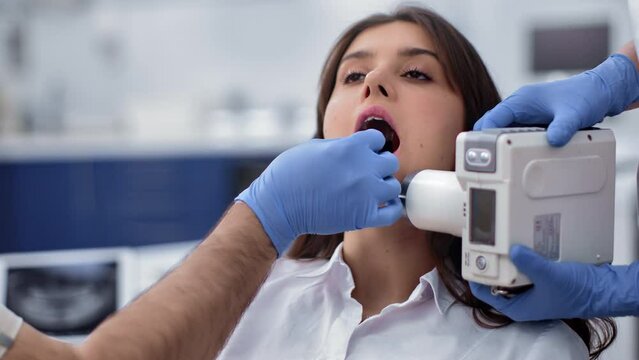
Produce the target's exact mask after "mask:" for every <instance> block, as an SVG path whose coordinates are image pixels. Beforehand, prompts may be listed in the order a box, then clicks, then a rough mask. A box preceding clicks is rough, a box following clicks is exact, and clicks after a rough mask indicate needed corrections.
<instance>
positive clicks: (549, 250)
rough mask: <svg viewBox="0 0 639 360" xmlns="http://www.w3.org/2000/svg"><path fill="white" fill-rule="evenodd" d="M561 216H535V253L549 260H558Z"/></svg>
mask: <svg viewBox="0 0 639 360" xmlns="http://www.w3.org/2000/svg"><path fill="white" fill-rule="evenodd" d="M560 223H561V214H545V215H537V216H535V226H534V237H533V238H534V240H535V244H534V246H535V251H536V252H537V253H539V254H540V255H543V256H545V257H547V258H549V259H551V260H557V259H559V230H560Z"/></svg>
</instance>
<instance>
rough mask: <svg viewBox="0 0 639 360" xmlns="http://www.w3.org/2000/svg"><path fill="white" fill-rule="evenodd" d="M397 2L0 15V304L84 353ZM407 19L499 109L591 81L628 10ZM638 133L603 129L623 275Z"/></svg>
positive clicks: (143, 5)
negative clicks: (609, 150) (365, 29)
mask: <svg viewBox="0 0 639 360" xmlns="http://www.w3.org/2000/svg"><path fill="white" fill-rule="evenodd" d="M399 3H400V2H398V1H392V0H367V1H364V0H349V1H338V0H324V1H312V0H295V1H294V0H260V1H257V0H235V1H231V0H212V1H202V0H2V1H0V259H1V261H0V270H1V272H0V299H1V300H2V301H4V302H5V303H7V304H8V305H9V307H11V308H12V309H14V310H16V311H17V312H19V313H21V315H22V316H23V317H25V319H27V320H28V321H30V322H32V323H34V324H35V325H36V326H37V327H39V328H40V329H42V330H44V331H47V332H49V333H50V334H53V335H56V336H60V337H63V338H69V339H71V340H78V339H82V337H83V336H84V334H86V333H87V332H88V331H90V329H92V328H93V326H95V324H96V323H97V322H99V320H101V319H102V318H103V317H104V316H105V315H106V314H108V313H109V312H111V311H113V310H114V309H116V308H117V307H119V306H122V304H124V303H126V302H127V301H129V300H130V299H131V298H132V297H133V296H135V295H136V294H138V293H139V292H140V291H142V290H143V289H145V288H146V287H148V286H149V285H151V284H152V283H153V282H155V281H156V280H157V279H159V277H161V276H162V274H163V273H164V272H165V271H166V270H167V269H169V268H170V267H171V266H172V265H173V264H175V263H176V262H177V261H179V260H180V259H181V258H182V257H183V256H184V255H185V254H186V253H188V251H190V249H192V247H193V246H194V245H195V244H196V243H197V240H199V239H202V238H203V237H204V236H205V235H206V234H207V232H208V231H209V230H210V228H211V227H212V226H213V225H214V224H215V222H216V221H217V220H218V219H219V217H220V216H221V215H222V214H223V212H224V210H225V209H226V207H227V206H228V204H229V203H230V201H231V200H232V199H233V198H234V196H235V195H237V193H239V191H241V190H242V189H244V188H245V187H246V186H247V185H248V184H249V183H250V182H251V181H252V180H253V179H254V178H255V177H256V176H257V175H258V174H259V173H260V172H261V171H262V170H263V169H264V167H265V166H266V165H267V164H268V163H269V161H270V160H272V159H273V158H274V157H275V156H276V155H277V154H279V153H280V152H281V151H282V150H284V149H286V148H288V147H290V146H293V145H295V144H297V143H300V142H303V141H305V140H306V139H309V138H310V137H311V136H312V135H313V131H314V121H315V119H314V105H315V99H316V96H317V82H318V78H319V72H320V70H321V66H322V64H323V62H324V60H325V56H326V55H327V53H328V50H329V49H330V47H331V45H332V44H333V42H334V41H335V40H336V38H337V36H338V35H339V34H340V33H341V32H342V31H343V30H344V29H345V28H346V27H347V26H348V25H349V24H351V23H352V22H354V21H356V20H358V19H360V18H362V17H364V16H366V15H369V14H371V13H373V12H379V11H389V10H392V9H393V8H395V7H396V6H397V4H399ZM411 4H418V5H425V6H428V7H431V8H433V9H434V10H436V11H438V12H439V13H440V14H441V15H443V16H444V17H445V18H447V19H448V20H449V21H450V22H451V23H453V25H455V26H456V27H457V28H458V29H459V30H460V31H461V32H462V33H464V34H465V35H466V36H467V37H468V38H469V39H470V41H471V42H472V43H473V44H474V45H475V47H476V48H477V50H478V51H479V53H480V54H481V56H482V57H483V59H484V61H485V62H486V64H487V66H488V68H489V70H490V72H491V74H492V76H493V78H494V80H495V81H496V83H497V85H498V88H499V90H500V92H501V94H502V96H505V95H508V94H509V93H511V92H512V91H514V90H516V89H517V88H518V87H520V86H522V85H524V84H526V83H530V82H538V81H547V80H553V79H560V78H564V77H566V76H570V75H572V74H575V73H578V72H581V71H583V70H585V69H589V68H591V67H594V66H596V65H597V64H598V63H600V62H601V61H603V60H604V59H605V58H606V56H607V55H608V54H609V53H610V52H612V51H614V50H615V49H617V48H619V47H620V46H621V45H622V44H623V43H625V42H627V41H629V40H630V39H631V38H632V36H633V34H634V30H633V26H632V25H633V24H632V23H631V19H630V16H629V14H628V3H627V2H626V1H625V0H609V1H600V0H563V1H560V2H558V1H552V0H537V1H523V0H517V1H513V0H481V1H480V0H448V1H417V2H412V3H411ZM637 21H639V19H637ZM637 117H639V112H636V111H635V112H629V113H626V114H622V115H620V116H618V117H615V118H613V119H609V120H607V121H606V122H605V123H604V125H603V126H605V127H611V128H613V129H614V130H615V135H616V137H617V141H618V147H617V208H616V219H617V222H616V224H615V233H616V235H615V262H616V263H621V264H624V263H628V262H631V261H633V260H635V259H636V258H637V246H636V241H637V238H638V236H637V210H636V209H637V205H636V201H637V200H636V199H637V184H636V177H635V174H636V171H637V162H638V159H639V145H638V144H639V142H637V141H636V140H634V139H635V137H636V135H638V134H639V119H636V118H637ZM70 299H74V300H72V301H71V300H70ZM78 299H80V300H78ZM618 324H619V328H620V333H619V336H618V340H617V342H616V343H615V345H614V347H613V349H612V350H610V351H609V352H608V354H607V355H606V356H605V357H604V358H607V359H618V358H624V359H630V358H638V357H639V342H638V341H637V336H639V333H638V332H637V319H632V318H624V319H619V322H618Z"/></svg>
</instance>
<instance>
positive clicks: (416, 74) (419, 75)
mask: <svg viewBox="0 0 639 360" xmlns="http://www.w3.org/2000/svg"><path fill="white" fill-rule="evenodd" d="M402 76H403V77H405V78H409V79H415V80H422V81H431V80H433V79H432V78H431V77H430V76H428V75H426V74H425V73H423V72H421V71H419V70H417V69H411V70H408V71H406V72H405V73H403V74H402Z"/></svg>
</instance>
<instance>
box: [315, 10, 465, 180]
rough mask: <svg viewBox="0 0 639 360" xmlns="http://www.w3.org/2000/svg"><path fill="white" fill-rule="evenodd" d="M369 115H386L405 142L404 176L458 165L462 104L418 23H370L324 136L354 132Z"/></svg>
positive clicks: (341, 72)
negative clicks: (457, 155)
mask: <svg viewBox="0 0 639 360" xmlns="http://www.w3.org/2000/svg"><path fill="white" fill-rule="evenodd" d="M371 116H373V117H377V118H380V117H381V118H384V119H385V120H386V121H387V122H389V123H390V125H391V126H392V127H393V129H394V130H395V132H396V133H397V135H398V137H399V139H400V146H399V148H398V149H397V151H395V155H397V157H398V159H399V162H400V169H399V171H398V173H397V174H396V177H397V178H398V179H399V180H402V179H403V178H404V176H405V175H407V174H410V173H412V172H414V171H418V170H422V169H439V170H452V168H453V166H454V163H455V161H454V159H455V138H456V136H457V134H458V133H459V132H461V131H462V129H463V124H464V109H463V102H462V99H461V96H460V95H459V94H457V93H456V92H455V91H453V89H451V87H450V86H449V85H448V83H447V80H446V77H445V75H444V70H443V68H442V65H441V63H440V62H439V60H438V55H437V54H436V53H435V47H434V46H433V42H432V41H431V39H430V37H429V36H428V35H427V34H426V33H425V32H424V31H423V30H422V29H421V28H420V27H419V26H418V25H415V24H412V23H408V22H402V21H396V22H392V23H389V24H385V25H380V26H376V27H373V28H369V29H367V30H365V31H364V32H362V33H361V34H360V35H359V36H357V37H356V38H355V40H354V41H353V43H352V44H351V45H350V47H349V48H348V49H347V50H346V52H345V54H344V57H343V58H342V61H341V63H340V65H339V68H338V71H337V79H336V83H335V89H333V93H332V95H331V98H330V100H329V102H328V105H327V108H326V113H325V116H324V129H323V130H324V136H325V138H327V139H329V138H337V137H344V136H348V135H350V134H352V133H354V132H355V131H357V130H358V129H359V128H360V127H361V125H362V122H363V121H364V120H365V119H366V118H369V117H371Z"/></svg>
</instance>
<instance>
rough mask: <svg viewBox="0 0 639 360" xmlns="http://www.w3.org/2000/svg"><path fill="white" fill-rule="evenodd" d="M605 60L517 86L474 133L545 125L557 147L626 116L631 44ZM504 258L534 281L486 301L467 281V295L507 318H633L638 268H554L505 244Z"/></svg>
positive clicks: (635, 81) (633, 97)
mask: <svg viewBox="0 0 639 360" xmlns="http://www.w3.org/2000/svg"><path fill="white" fill-rule="evenodd" d="M625 50H628V51H625V52H624V51H622V52H624V53H626V54H627V55H628V56H632V57H633V59H634V60H631V59H630V58H628V57H627V56H624V55H621V54H615V55H612V56H610V57H609V58H608V59H607V60H606V61H605V62H603V63H602V64H600V65H599V66H597V67H596V68H594V69H593V70H590V71H586V72H584V73H582V74H579V75H576V76H573V77H570V78H568V79H566V80H561V81H555V82H550V83H544V84H536V85H529V86H524V87H522V88H521V89H519V90H517V91H516V92H515V93H514V94H513V95H511V96H510V97H508V98H507V99H505V100H504V101H503V102H501V103H500V104H498V105H497V106H496V107H495V108H494V109H493V110H491V111H489V112H487V113H486V114H485V115H484V116H483V117H482V118H481V119H480V120H479V121H478V122H477V123H476V124H475V127H474V128H475V130H482V129H489V128H494V127H506V126H508V125H510V124H512V123H519V124H550V125H549V127H548V132H547V137H548V142H549V143H550V144H551V145H553V146H563V145H565V144H566V143H567V142H568V141H569V140H570V139H571V138H572V136H573V135H574V134H575V133H576V132H577V131H578V130H579V129H581V128H586V127H590V126H592V125H594V124H596V123H598V122H600V121H602V120H603V118H604V117H605V116H614V115H617V114H619V113H621V112H623V111H624V110H626V109H627V108H628V107H629V106H630V104H632V103H635V102H636V101H637V100H639V73H638V71H637V67H636V64H635V63H633V61H634V62H636V57H635V54H634V52H635V48H634V45H632V44H630V45H629V46H627V47H626V49H625ZM510 257H511V259H512V261H513V263H514V264H515V265H516V266H517V268H518V269H519V270H520V271H522V272H523V273H525V274H526V275H527V276H528V277H529V278H530V279H531V281H532V282H533V283H534V287H533V288H532V289H529V290H527V291H526V292H524V293H522V294H519V295H516V296H514V297H512V298H505V297H501V296H494V295H492V294H491V293H490V288H488V287H486V286H483V285H480V284H475V283H471V289H472V291H473V293H474V294H475V296H477V297H478V298H479V299H481V300H482V301H484V302H486V303H488V304H490V305H491V306H493V307H494V308H495V309H497V310H499V311H501V312H502V313H504V314H505V315H507V316H509V317H511V318H512V319H514V320H545V319H559V318H572V317H575V318H588V317H593V316H623V315H634V316H639V262H635V263H633V264H631V265H629V266H610V265H600V266H596V265H587V264H577V263H557V262H554V261H551V260H548V259H546V258H544V257H542V256H539V255H538V254H536V253H535V252H534V251H532V250H530V249H528V248H526V247H523V246H517V245H516V246H513V248H512V249H511V251H510Z"/></svg>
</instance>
